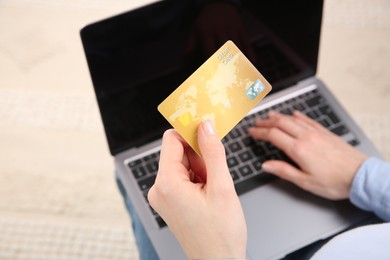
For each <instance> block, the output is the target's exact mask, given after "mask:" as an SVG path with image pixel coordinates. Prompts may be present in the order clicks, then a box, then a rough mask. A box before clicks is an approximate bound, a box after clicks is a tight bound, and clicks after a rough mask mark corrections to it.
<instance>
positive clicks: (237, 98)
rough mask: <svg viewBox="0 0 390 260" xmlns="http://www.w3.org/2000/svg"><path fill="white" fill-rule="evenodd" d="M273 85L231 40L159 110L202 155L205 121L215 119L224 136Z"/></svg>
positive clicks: (219, 131)
mask: <svg viewBox="0 0 390 260" xmlns="http://www.w3.org/2000/svg"><path fill="white" fill-rule="evenodd" d="M271 89H272V87H271V84H269V83H268V81H267V80H266V79H265V78H264V77H263V75H261V73H260V72H259V71H258V70H257V69H256V68H255V66H254V65H253V64H252V63H251V62H250V61H249V60H248V58H247V57H245V55H244V54H243V53H242V52H241V51H240V50H239V49H238V47H237V46H236V45H235V44H234V43H233V42H232V41H227V42H226V43H225V44H224V45H222V47H221V48H219V49H218V50H217V51H216V52H215V53H214V54H213V55H212V56H211V57H210V58H209V59H208V60H206V61H205V62H204V63H203V64H202V65H201V66H200V67H199V68H198V69H197V70H196V71H195V72H194V73H193V74H192V75H191V76H189V77H188V78H187V79H186V80H185V81H184V82H183V83H182V84H181V85H180V86H179V87H178V88H177V89H176V90H174V91H173V92H172V93H171V94H170V95H169V96H168V97H167V98H166V99H165V100H164V101H163V102H162V103H161V104H160V105H159V106H158V111H160V113H161V114H162V115H163V116H164V117H165V118H166V120H168V122H169V123H170V124H171V125H172V126H173V127H174V128H175V129H176V131H177V132H179V134H180V135H181V136H182V137H183V138H184V140H186V141H187V143H188V144H189V145H190V146H191V147H192V148H193V149H194V150H195V151H196V152H197V153H198V154H199V155H201V153H200V150H199V146H198V138H197V133H198V127H199V125H200V124H201V123H202V122H203V121H205V120H211V121H213V122H214V125H215V129H216V132H217V135H218V137H219V138H220V139H222V138H223V137H224V136H225V135H226V134H227V133H229V131H230V130H231V129H232V128H233V127H234V126H236V125H237V124H238V123H239V122H240V120H241V119H242V118H243V117H244V116H245V115H246V114H247V113H248V112H249V111H250V110H251V109H252V108H253V107H255V106H256V105H257V104H258V103H259V102H260V101H261V100H262V99H263V98H264V97H265V96H266V95H267V94H268V93H269V92H270V91H271Z"/></svg>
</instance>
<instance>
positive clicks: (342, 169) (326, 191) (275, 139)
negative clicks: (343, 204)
mask: <svg viewBox="0 0 390 260" xmlns="http://www.w3.org/2000/svg"><path fill="white" fill-rule="evenodd" d="M249 134H250V135H251V136H252V137H254V138H258V139H262V140H265V141H269V142H271V143H273V144H274V145H275V146H276V147H278V148H279V149H281V150H282V151H283V152H284V153H286V154H287V155H288V156H289V157H290V158H291V159H292V160H293V161H294V162H295V163H296V164H297V165H298V166H299V169H298V168H296V167H294V166H292V165H290V164H288V163H287V162H284V161H278V160H270V161H266V162H264V163H263V165H262V170H263V171H265V172H269V173H272V174H275V175H277V176H279V177H280V178H282V179H286V180H288V181H291V182H292V183H294V184H296V185H297V186H299V187H301V188H302V189H305V190H307V191H310V192H312V193H314V194H316V195H319V196H322V197H325V198H328V199H333V200H338V199H346V198H348V196H349V191H350V188H351V185H352V181H353V178H354V176H355V174H356V172H357V170H358V169H359V167H360V165H361V164H362V163H363V162H364V161H365V160H366V159H367V157H366V155H364V154H363V153H361V152H360V151H358V150H356V149H355V148H353V147H352V146H350V145H349V144H348V143H346V142H345V141H344V140H342V139H341V138H340V137H338V136H337V135H335V134H333V133H332V132H330V131H328V130H327V129H325V128H324V127H323V126H322V125H320V124H319V123H317V122H316V121H314V120H312V119H310V118H309V117H307V116H305V115H304V114H302V113H300V112H298V111H295V112H294V113H293V115H291V116H288V115H283V114H279V113H276V112H270V113H269V115H268V118H267V119H264V120H258V121H256V123H255V126H254V127H251V128H250V129H249Z"/></svg>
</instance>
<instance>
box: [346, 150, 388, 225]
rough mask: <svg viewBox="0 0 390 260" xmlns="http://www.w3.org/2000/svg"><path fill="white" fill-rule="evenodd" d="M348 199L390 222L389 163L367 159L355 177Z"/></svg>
mask: <svg viewBox="0 0 390 260" xmlns="http://www.w3.org/2000/svg"><path fill="white" fill-rule="evenodd" d="M349 198H350V201H351V202H352V203H353V204H354V205H356V206H357V207H359V208H361V209H363V210H368V211H372V212H374V213H375V214H376V215H377V216H378V217H380V218H382V219H384V220H386V221H390V163H387V162H384V161H382V160H379V159H377V158H373V157H371V158H369V159H367V160H366V161H365V162H364V163H363V164H362V166H361V167H360V169H359V170H358V172H357V173H356V175H355V178H354V180H353V182H352V187H351V190H350V194H349Z"/></svg>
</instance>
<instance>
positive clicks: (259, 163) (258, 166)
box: [253, 160, 263, 171]
mask: <svg viewBox="0 0 390 260" xmlns="http://www.w3.org/2000/svg"><path fill="white" fill-rule="evenodd" d="M262 164H263V162H262V161H260V160H256V161H254V162H253V167H254V168H255V170H259V171H260V170H261V165H262Z"/></svg>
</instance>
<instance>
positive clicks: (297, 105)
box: [293, 103, 305, 111]
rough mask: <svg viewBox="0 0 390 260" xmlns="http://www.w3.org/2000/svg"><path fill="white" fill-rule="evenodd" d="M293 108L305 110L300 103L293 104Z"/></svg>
mask: <svg viewBox="0 0 390 260" xmlns="http://www.w3.org/2000/svg"><path fill="white" fill-rule="evenodd" d="M293 108H294V109H295V110H299V111H303V110H305V107H304V106H303V105H302V104H301V103H297V104H294V105H293Z"/></svg>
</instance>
